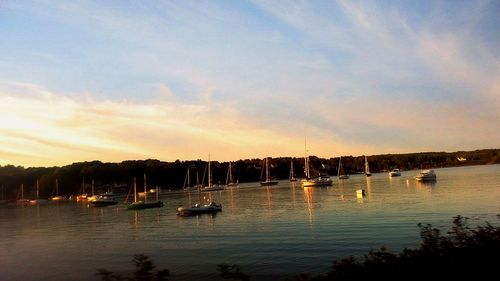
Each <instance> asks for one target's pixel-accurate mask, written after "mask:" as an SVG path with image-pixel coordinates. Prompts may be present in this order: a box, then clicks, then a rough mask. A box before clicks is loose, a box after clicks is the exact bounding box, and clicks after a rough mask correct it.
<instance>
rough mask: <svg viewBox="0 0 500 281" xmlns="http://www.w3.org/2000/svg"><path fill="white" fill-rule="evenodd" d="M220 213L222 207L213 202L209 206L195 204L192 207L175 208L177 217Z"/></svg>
mask: <svg viewBox="0 0 500 281" xmlns="http://www.w3.org/2000/svg"><path fill="white" fill-rule="evenodd" d="M220 211H222V205H221V204H217V203H214V202H210V203H209V204H205V205H200V204H195V205H193V206H192V207H189V208H184V207H179V208H177V215H179V216H193V215H198V214H207V213H216V212H220Z"/></svg>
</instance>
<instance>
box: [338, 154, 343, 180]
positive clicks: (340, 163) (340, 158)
mask: <svg viewBox="0 0 500 281" xmlns="http://www.w3.org/2000/svg"><path fill="white" fill-rule="evenodd" d="M341 160H342V156H339V170H338V171H337V176H339V177H340V167H341V166H342V161H341Z"/></svg>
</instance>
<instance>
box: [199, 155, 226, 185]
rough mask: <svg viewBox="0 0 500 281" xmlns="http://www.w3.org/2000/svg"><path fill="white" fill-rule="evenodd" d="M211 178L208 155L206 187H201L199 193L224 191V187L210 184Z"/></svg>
mask: <svg viewBox="0 0 500 281" xmlns="http://www.w3.org/2000/svg"><path fill="white" fill-rule="evenodd" d="M212 181H213V178H212V167H211V164H210V154H208V185H207V186H205V187H203V188H202V189H201V191H217V190H224V186H223V185H220V184H213V183H212Z"/></svg>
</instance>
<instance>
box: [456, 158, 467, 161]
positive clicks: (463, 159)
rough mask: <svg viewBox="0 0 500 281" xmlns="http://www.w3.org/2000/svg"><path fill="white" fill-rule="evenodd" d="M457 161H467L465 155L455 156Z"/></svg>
mask: <svg viewBox="0 0 500 281" xmlns="http://www.w3.org/2000/svg"><path fill="white" fill-rule="evenodd" d="M457 160H458V162H464V161H467V159H466V158H465V157H457Z"/></svg>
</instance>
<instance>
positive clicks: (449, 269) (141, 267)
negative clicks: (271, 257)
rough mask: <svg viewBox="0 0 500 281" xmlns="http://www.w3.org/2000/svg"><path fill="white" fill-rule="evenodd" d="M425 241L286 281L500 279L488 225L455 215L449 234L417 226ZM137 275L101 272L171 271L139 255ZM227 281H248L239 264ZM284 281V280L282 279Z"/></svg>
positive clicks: (495, 236)
mask: <svg viewBox="0 0 500 281" xmlns="http://www.w3.org/2000/svg"><path fill="white" fill-rule="evenodd" d="M419 228H420V237H421V239H422V242H421V244H420V247H419V248H418V249H404V250H403V251H402V252H401V253H398V254H395V253H391V252H389V251H388V250H387V249H385V248H381V249H380V250H378V251H370V252H369V253H368V254H367V255H365V256H364V258H363V259H360V260H358V259H356V258H354V257H347V258H344V259H342V260H340V261H334V262H333V263H332V266H331V268H330V270H329V271H328V272H327V273H326V274H325V275H319V276H311V275H308V274H299V275H296V276H293V277H291V278H287V280H291V281H312V280H314V281H316V280H318V281H323V280H325V281H326V280H341V281H343V280H364V281H366V280H377V279H378V280H438V279H439V280H453V279H455V280H464V279H465V280H480V279H484V278H490V279H491V277H492V276H497V275H498V268H497V266H500V228H499V227H494V226H492V225H491V224H489V223H486V224H485V225H483V226H477V227H476V228H475V229H471V228H469V227H468V225H467V219H466V218H464V217H462V216H457V217H455V218H454V219H453V226H452V228H451V230H450V231H449V232H447V233H446V234H445V235H443V234H442V233H441V230H439V229H437V228H434V227H432V225H430V224H426V225H423V224H419ZM133 261H134V263H135V265H136V267H137V270H136V271H135V273H134V277H132V278H130V277H128V278H127V277H123V276H121V275H117V274H114V273H113V272H110V271H107V270H105V269H100V270H98V274H99V275H100V276H101V278H102V280H104V281H119V280H137V281H156V280H157V281H160V280H168V279H167V278H168V276H169V271H168V270H166V269H165V270H162V271H157V272H156V274H153V272H152V271H153V269H154V266H153V264H152V262H151V261H149V260H148V257H146V256H143V255H136V256H135V258H134V260H133ZM218 271H219V275H220V276H221V278H223V279H233V280H242V281H246V280H250V279H251V278H250V277H249V276H248V275H246V274H244V273H243V272H241V270H240V268H239V267H238V266H236V265H225V264H222V265H218ZM284 279H285V278H284Z"/></svg>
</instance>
